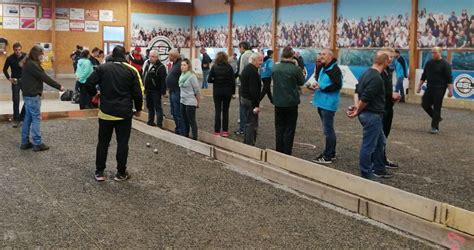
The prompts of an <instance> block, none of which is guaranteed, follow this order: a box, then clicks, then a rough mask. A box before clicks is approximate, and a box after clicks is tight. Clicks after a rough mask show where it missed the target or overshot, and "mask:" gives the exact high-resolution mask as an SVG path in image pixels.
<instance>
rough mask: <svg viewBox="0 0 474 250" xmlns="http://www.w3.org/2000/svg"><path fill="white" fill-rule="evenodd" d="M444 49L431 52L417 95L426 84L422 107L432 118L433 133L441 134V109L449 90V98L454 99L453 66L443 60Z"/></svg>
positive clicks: (434, 49) (436, 48)
mask: <svg viewBox="0 0 474 250" xmlns="http://www.w3.org/2000/svg"><path fill="white" fill-rule="evenodd" d="M441 52H442V49H441V48H440V47H434V48H433V49H432V50H431V55H432V59H430V60H429V61H428V62H427V63H426V65H425V68H424V69H423V74H422V75H421V81H420V84H419V85H418V88H417V90H416V93H418V94H419V93H420V92H421V87H422V86H423V84H424V83H425V82H427V84H426V90H425V93H424V94H423V97H422V101H421V106H422V107H423V109H424V110H425V112H426V113H427V114H428V115H429V116H430V117H431V131H430V132H431V133H432V134H438V133H439V123H440V122H441V120H442V118H441V107H442V106H443V99H444V95H445V94H446V89H448V97H453V74H452V71H451V65H449V63H448V62H447V61H446V60H444V59H443V57H442V55H441Z"/></svg>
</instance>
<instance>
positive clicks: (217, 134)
mask: <svg viewBox="0 0 474 250" xmlns="http://www.w3.org/2000/svg"><path fill="white" fill-rule="evenodd" d="M212 134H213V135H215V136H221V133H219V132H214V133H212Z"/></svg>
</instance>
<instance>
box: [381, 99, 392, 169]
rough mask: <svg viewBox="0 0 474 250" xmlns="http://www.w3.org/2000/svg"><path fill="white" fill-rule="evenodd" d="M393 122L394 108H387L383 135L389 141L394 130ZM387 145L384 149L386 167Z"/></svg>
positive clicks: (384, 116)
mask: <svg viewBox="0 0 474 250" xmlns="http://www.w3.org/2000/svg"><path fill="white" fill-rule="evenodd" d="M392 122H393V106H385V113H384V115H383V133H384V135H385V138H386V139H388V136H389V135H390V131H391V130H392ZM387 144H388V143H387ZM387 144H385V148H384V149H383V155H384V163H385V165H388V157H387Z"/></svg>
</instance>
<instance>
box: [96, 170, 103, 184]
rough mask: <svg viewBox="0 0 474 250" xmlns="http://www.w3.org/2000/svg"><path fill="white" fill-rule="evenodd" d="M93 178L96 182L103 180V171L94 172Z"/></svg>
mask: <svg viewBox="0 0 474 250" xmlns="http://www.w3.org/2000/svg"><path fill="white" fill-rule="evenodd" d="M95 180H96V181H98V182H101V181H105V175H104V172H98V173H95Z"/></svg>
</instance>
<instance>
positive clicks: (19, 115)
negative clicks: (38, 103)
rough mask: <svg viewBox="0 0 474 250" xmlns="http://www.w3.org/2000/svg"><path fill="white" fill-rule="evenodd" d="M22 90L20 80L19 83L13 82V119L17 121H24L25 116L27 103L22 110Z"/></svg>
mask: <svg viewBox="0 0 474 250" xmlns="http://www.w3.org/2000/svg"><path fill="white" fill-rule="evenodd" d="M20 90H21V83H20V82H19V81H18V83H17V84H12V101H13V120H14V121H16V122H19V121H23V118H25V105H23V107H22V108H21V112H20Z"/></svg>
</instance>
